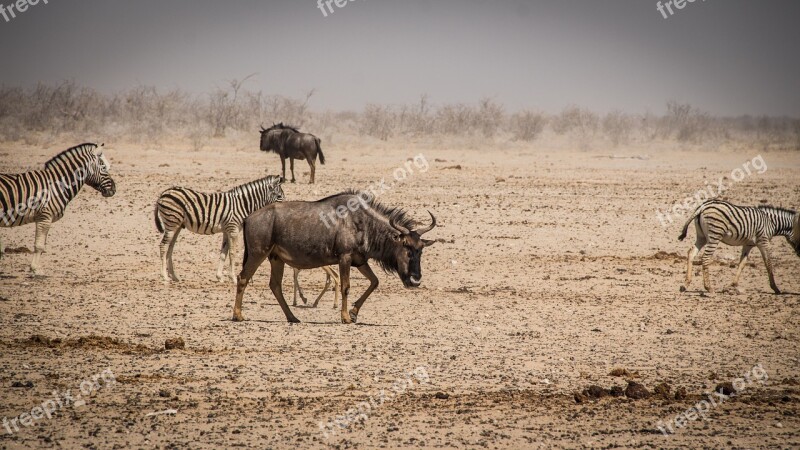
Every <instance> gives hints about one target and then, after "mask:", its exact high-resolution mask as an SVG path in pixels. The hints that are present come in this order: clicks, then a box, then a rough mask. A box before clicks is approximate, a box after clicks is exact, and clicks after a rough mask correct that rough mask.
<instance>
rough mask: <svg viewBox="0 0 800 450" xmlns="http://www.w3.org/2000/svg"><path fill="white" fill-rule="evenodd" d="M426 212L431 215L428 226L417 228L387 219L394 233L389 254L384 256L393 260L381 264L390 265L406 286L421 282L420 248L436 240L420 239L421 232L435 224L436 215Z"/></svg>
mask: <svg viewBox="0 0 800 450" xmlns="http://www.w3.org/2000/svg"><path fill="white" fill-rule="evenodd" d="M428 214H430V215H431V224H430V226H428V227H426V228H423V229H418V230H409V229H408V228H406V227H404V226H403V225H400V224H399V223H397V222H396V221H395V220H394V219H390V220H389V225H390V226H391V227H392V229H393V230H394V231H395V232H396V233H395V234H394V235H392V243H393V246H392V248H391V249H390V252H391V254H390V255H386V256H387V257H388V258H392V259H394V261H391V264H383V266H384V269H385V268H386V267H387V266H390V267H391V268H392V269H393V270H394V271H396V272H397V275H398V276H399V277H400V280H401V281H402V282H403V285H404V286H405V287H407V288H415V287H419V285H420V283H422V250H423V249H424V248H425V247H428V246H431V245H433V244H434V243H436V241H431V240H427V239H422V235H423V234H425V233H427V232H428V231H431V230H432V229H433V228H434V227H435V226H436V217H434V216H433V214H431V212H430V211H428Z"/></svg>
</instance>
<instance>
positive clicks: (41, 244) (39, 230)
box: [31, 220, 51, 275]
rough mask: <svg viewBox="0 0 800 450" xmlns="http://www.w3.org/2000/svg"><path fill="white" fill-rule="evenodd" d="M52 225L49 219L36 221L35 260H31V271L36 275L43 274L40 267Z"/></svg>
mask: <svg viewBox="0 0 800 450" xmlns="http://www.w3.org/2000/svg"><path fill="white" fill-rule="evenodd" d="M50 225H51V222H50V221H49V220H43V221H41V222H36V240H35V241H34V250H33V260H32V261H31V272H33V274H34V275H42V274H43V272H42V270H41V269H40V260H41V259H42V253H44V250H45V246H46V245H47V233H49V232H50Z"/></svg>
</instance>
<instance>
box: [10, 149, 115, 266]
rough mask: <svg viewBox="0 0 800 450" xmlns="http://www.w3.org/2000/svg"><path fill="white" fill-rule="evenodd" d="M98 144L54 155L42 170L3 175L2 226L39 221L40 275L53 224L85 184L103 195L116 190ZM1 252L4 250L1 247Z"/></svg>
mask: <svg viewBox="0 0 800 450" xmlns="http://www.w3.org/2000/svg"><path fill="white" fill-rule="evenodd" d="M96 149H97V144H91V143H87V144H81V145H78V146H76V147H72V148H69V149H67V150H64V151H63V152H61V153H59V154H58V155H56V156H54V157H53V158H51V159H50V160H49V161H47V162H46V163H45V165H44V169H43V170H32V171H28V172H24V173H18V174H0V227H16V226H19V225H25V224H28V223H31V222H36V240H35V243H34V254H33V261H31V266H30V267H31V271H32V272H33V273H34V274H41V273H42V272H41V270H40V259H41V257H42V253H43V252H44V251H45V246H46V244H47V233H48V232H49V231H50V226H51V225H52V224H53V223H55V222H57V221H58V220H60V219H61V218H62V217H64V212H65V211H66V208H67V205H68V204H69V202H70V201H71V200H72V199H73V198H75V197H76V196H77V195H78V192H80V190H81V188H82V187H83V185H84V184H86V185H88V186H91V187H93V188H94V189H96V190H97V191H99V192H100V193H101V194H103V197H111V196H113V195H114V194H115V193H116V192H117V186H116V184H115V183H114V180H113V179H112V178H111V177H110V176H109V175H108V171H109V169H110V168H111V165H110V164H109V162H108V160H107V159H106V158H105V156H103V153H102V152H95V150H96ZM0 251H2V250H1V249H0Z"/></svg>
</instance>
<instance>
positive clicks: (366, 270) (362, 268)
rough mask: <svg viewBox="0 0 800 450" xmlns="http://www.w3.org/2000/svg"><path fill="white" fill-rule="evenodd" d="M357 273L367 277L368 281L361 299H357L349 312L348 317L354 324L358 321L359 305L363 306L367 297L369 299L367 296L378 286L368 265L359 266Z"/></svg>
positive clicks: (376, 279)
mask: <svg viewBox="0 0 800 450" xmlns="http://www.w3.org/2000/svg"><path fill="white" fill-rule="evenodd" d="M358 271H359V272H361V274H362V275H364V276H365V277H367V279H368V280H369V287H368V288H367V290H366V291H364V293H363V294H362V295H361V297H359V299H358V301H356V303H355V304H354V305H353V309H351V310H350V317H352V318H353V322H354V323H355V322H356V320H358V312H359V311H360V310H361V305H363V304H364V302H365V301H367V297H369V295H370V294H372V291H374V290H375V289H376V288H377V287H378V284H379V282H378V277H376V276H375V273H374V272H373V271H372V268H371V267H370V266H369V264H364V265H363V266H359V267H358Z"/></svg>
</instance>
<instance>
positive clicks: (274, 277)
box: [269, 258, 300, 323]
mask: <svg viewBox="0 0 800 450" xmlns="http://www.w3.org/2000/svg"><path fill="white" fill-rule="evenodd" d="M269 264H270V266H271V267H272V272H271V273H270V276H269V288H270V289H272V293H273V294H274V295H275V298H276V299H277V300H278V304H279V305H281V309H282V310H283V314H284V315H286V320H287V321H288V322H289V323H300V320H298V319H297V317H295V316H294V314H292V310H291V309H289V305H287V304H286V299H285V298H283V287H282V281H283V268H284V266H285V265H286V263H284V262H283V261H281V260H280V259H278V258H275V259H272V260H270V262H269Z"/></svg>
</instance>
